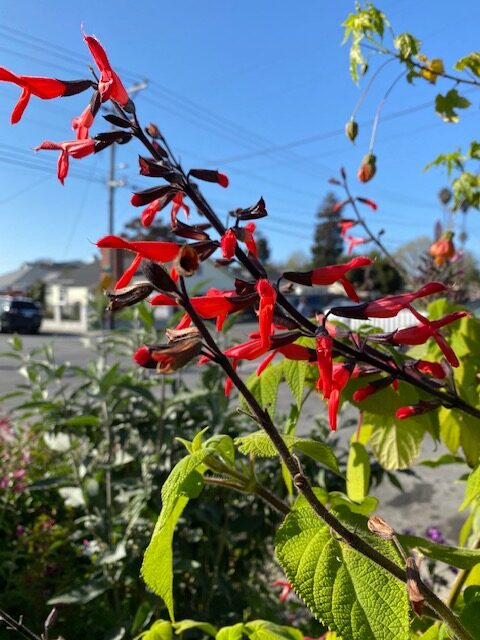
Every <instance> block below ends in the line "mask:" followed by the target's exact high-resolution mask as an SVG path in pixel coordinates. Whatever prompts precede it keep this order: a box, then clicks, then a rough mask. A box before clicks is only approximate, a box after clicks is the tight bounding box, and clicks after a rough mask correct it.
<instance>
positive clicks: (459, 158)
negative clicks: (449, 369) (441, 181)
mask: <svg viewBox="0 0 480 640" xmlns="http://www.w3.org/2000/svg"><path fill="white" fill-rule="evenodd" d="M464 160H465V156H463V155H462V153H461V151H460V149H457V150H456V151H452V152H451V153H441V154H440V155H438V156H437V157H436V158H435V160H432V161H431V162H429V163H428V164H427V165H425V167H424V169H423V170H424V171H428V170H429V169H431V168H432V167H441V166H444V167H445V168H446V170H447V175H449V176H450V175H451V174H452V173H453V171H454V170H456V169H460V170H461V169H462V166H463V164H462V163H463V162H464ZM428 317H429V318H430V315H429V316H428Z"/></svg>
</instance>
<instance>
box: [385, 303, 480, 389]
mask: <svg viewBox="0 0 480 640" xmlns="http://www.w3.org/2000/svg"><path fill="white" fill-rule="evenodd" d="M470 315H471V314H470V313H469V312H468V311H455V312H454V313H448V314H447V315H446V316H444V317H443V318H441V319H440V320H433V321H431V322H430V321H429V320H427V318H423V320H422V322H423V324H418V325H414V326H412V327H405V329H397V331H395V333H394V334H393V336H392V338H391V342H392V343H393V344H408V345H417V344H424V343H425V342H426V341H427V340H428V339H429V338H433V339H434V340H435V341H436V343H437V344H438V346H439V347H440V349H441V350H442V353H443V355H444V356H445V357H446V359H447V360H448V362H449V363H450V364H451V365H452V367H458V365H459V362H458V358H457V356H456V355H455V353H454V351H453V349H452V347H451V346H450V345H449V344H448V342H447V341H446V340H445V338H444V337H443V336H442V334H441V333H440V332H439V330H440V329H441V328H442V327H445V326H446V325H448V324H451V323H452V322H456V321H457V320H460V319H461V318H465V317H469V316H470ZM421 317H422V316H421ZM430 364H435V363H430ZM439 366H440V365H439ZM442 377H444V376H442Z"/></svg>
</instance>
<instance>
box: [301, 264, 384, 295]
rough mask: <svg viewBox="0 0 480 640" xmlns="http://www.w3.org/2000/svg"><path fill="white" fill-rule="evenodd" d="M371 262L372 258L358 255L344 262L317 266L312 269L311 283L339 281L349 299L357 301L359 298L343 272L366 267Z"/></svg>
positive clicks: (323, 283)
mask: <svg viewBox="0 0 480 640" xmlns="http://www.w3.org/2000/svg"><path fill="white" fill-rule="evenodd" d="M371 264H372V260H371V259H370V258H367V257H366V256H358V257H357V258H352V260H350V261H349V262H346V263H345V264H338V265H332V266H328V267H319V268H318V269H314V270H313V272H312V284H320V285H329V284H333V283H334V282H337V281H340V282H341V283H342V285H343V288H344V289H345V293H346V294H347V296H348V297H349V298H350V299H351V300H354V301H355V302H358V301H359V300H360V298H359V297H358V295H357V292H356V291H355V289H354V288H353V286H352V284H351V283H350V282H349V280H347V278H346V276H345V274H346V273H347V272H348V271H351V270H352V269H359V268H361V267H367V266H369V265H371Z"/></svg>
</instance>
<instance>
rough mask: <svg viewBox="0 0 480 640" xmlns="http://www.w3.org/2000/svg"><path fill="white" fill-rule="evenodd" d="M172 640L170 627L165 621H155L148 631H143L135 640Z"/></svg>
mask: <svg viewBox="0 0 480 640" xmlns="http://www.w3.org/2000/svg"><path fill="white" fill-rule="evenodd" d="M140 638H141V639H142V640H172V638H173V631H172V625H171V623H170V622H168V621H167V620H156V621H155V622H154V623H153V624H152V626H151V627H150V629H148V630H147V631H144V632H143V633H141V634H140V635H139V636H137V637H136V638H135V640H140Z"/></svg>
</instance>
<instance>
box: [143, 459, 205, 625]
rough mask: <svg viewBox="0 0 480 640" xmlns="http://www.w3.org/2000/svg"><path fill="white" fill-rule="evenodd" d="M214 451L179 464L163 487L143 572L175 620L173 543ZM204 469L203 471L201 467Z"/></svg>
mask: <svg viewBox="0 0 480 640" xmlns="http://www.w3.org/2000/svg"><path fill="white" fill-rule="evenodd" d="M213 451H214V450H213V449H210V448H204V449H200V450H199V451H196V452H195V453H193V454H192V455H189V456H187V457H185V458H183V459H182V460H180V462H179V463H178V464H177V465H175V467H174V468H173V469H172V471H171V473H170V475H169V476H168V478H167V480H166V481H165V483H164V485H163V487H162V510H161V512H160V515H159V517H158V520H157V524H156V525H155V529H154V531H153V535H152V539H151V540H150V544H149V545H148V547H147V550H146V551H145V555H144V558H143V564H142V569H141V573H142V576H143V579H144V580H145V582H146V584H147V586H148V587H149V588H150V589H151V590H152V591H153V592H154V593H156V594H157V595H158V596H160V597H161V598H162V599H163V601H164V602H165V604H166V606H167V609H168V613H169V616H170V618H171V620H174V619H175V618H174V611H173V566H172V565H173V557H172V540H173V532H174V530H175V525H176V524H177V522H178V519H179V518H180V516H181V514H182V512H183V510H184V508H185V507H186V506H187V504H188V501H189V500H190V499H191V498H196V497H197V496H198V495H199V494H200V491H201V490H202V487H203V480H202V476H201V474H202V473H203V472H204V470H205V469H204V467H203V465H202V463H203V461H204V460H205V458H206V457H207V456H208V455H210V454H212V453H213ZM200 467H201V468H200Z"/></svg>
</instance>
